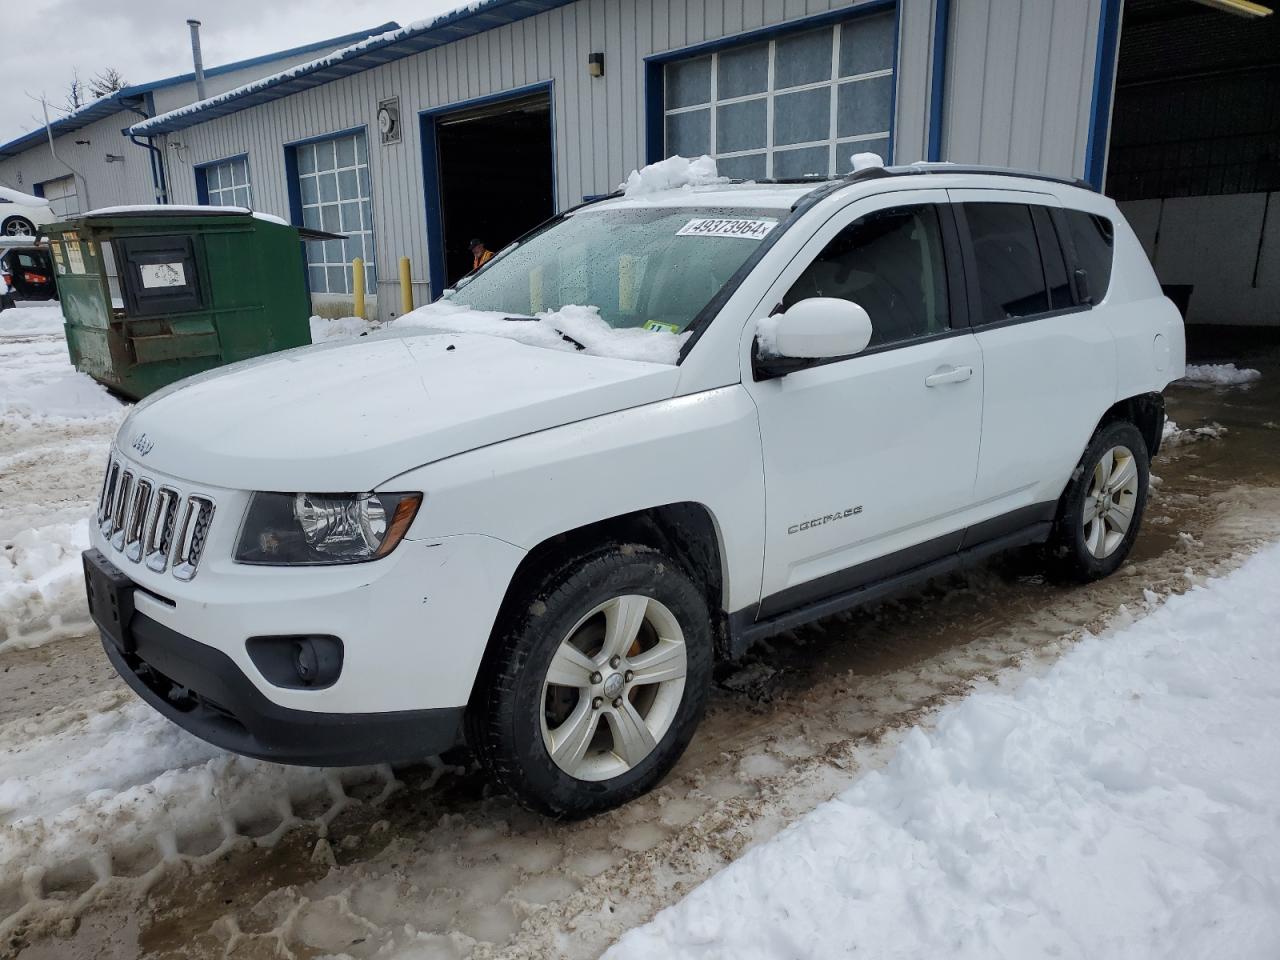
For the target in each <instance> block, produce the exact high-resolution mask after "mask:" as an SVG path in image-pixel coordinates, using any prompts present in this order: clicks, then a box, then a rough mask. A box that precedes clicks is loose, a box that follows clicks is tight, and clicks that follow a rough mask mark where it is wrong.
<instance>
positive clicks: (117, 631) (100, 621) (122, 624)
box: [83, 550, 136, 653]
mask: <svg viewBox="0 0 1280 960" xmlns="http://www.w3.org/2000/svg"><path fill="white" fill-rule="evenodd" d="M83 556H84V583H85V591H86V593H87V594H88V597H89V614H90V615H91V616H92V617H93V622H94V623H96V624H97V625H98V629H99V630H101V631H102V635H103V636H104V637H106V638H107V639H108V640H110V641H111V642H112V643H113V644H114V645H115V646H116V648H117V649H118V650H120V652H121V653H133V651H134V642H133V632H132V631H131V630H130V629H129V621H130V620H132V619H133V591H134V590H135V589H136V588H135V586H134V583H133V581H132V580H130V579H129V578H128V577H127V576H125V575H124V574H123V573H122V572H121V571H120V570H119V569H118V568H117V567H116V565H115V564H113V563H112V562H111V561H110V560H108V559H107V558H106V557H105V556H104V555H103V553H102V551H101V550H86V551H85V552H84V555H83Z"/></svg>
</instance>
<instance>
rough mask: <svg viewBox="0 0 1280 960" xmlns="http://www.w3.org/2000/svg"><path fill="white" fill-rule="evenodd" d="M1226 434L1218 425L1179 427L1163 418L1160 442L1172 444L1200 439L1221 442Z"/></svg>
mask: <svg viewBox="0 0 1280 960" xmlns="http://www.w3.org/2000/svg"><path fill="white" fill-rule="evenodd" d="M1226 434H1227V428H1226V427H1224V426H1223V425H1222V424H1220V423H1206V424H1204V425H1203V426H1200V427H1180V426H1178V424H1177V423H1176V422H1175V421H1173V420H1171V419H1170V418H1169V417H1165V418H1164V430H1163V431H1162V433H1161V436H1160V442H1161V444H1173V443H1186V442H1188V441H1191V440H1202V439H1209V440H1221V439H1222V438H1223V437H1224V436H1226Z"/></svg>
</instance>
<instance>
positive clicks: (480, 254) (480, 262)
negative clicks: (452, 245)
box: [467, 238, 493, 273]
mask: <svg viewBox="0 0 1280 960" xmlns="http://www.w3.org/2000/svg"><path fill="white" fill-rule="evenodd" d="M467 246H469V247H470V248H471V272H472V273H475V272H476V271H477V270H479V269H480V268H481V267H483V266H484V265H485V264H486V263H488V262H489V261H490V260H492V259H493V251H492V250H490V249H489V248H488V247H486V246H485V245H484V241H483V240H480V239H479V238H477V239H475V240H472V241H471V242H470V243H469V244H467Z"/></svg>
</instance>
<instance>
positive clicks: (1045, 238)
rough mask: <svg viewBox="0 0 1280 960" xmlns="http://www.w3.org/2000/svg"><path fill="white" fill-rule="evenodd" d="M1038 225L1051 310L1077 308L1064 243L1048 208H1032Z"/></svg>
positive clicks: (1041, 256)
mask: <svg viewBox="0 0 1280 960" xmlns="http://www.w3.org/2000/svg"><path fill="white" fill-rule="evenodd" d="M1031 216H1032V218H1033V219H1034V220H1035V224H1036V239H1037V240H1039V241H1040V258H1041V260H1043V261H1044V278H1045V281H1046V282H1047V283H1048V285H1049V309H1050V310H1065V309H1066V308H1067V307H1073V306H1075V298H1074V297H1073V296H1072V295H1071V281H1070V279H1069V275H1068V274H1067V258H1066V255H1065V253H1064V252H1063V250H1062V242H1061V241H1060V240H1059V239H1058V233H1057V231H1056V230H1054V228H1053V219H1052V218H1051V216H1050V214H1049V208H1048V207H1035V206H1033V207H1032V208H1031Z"/></svg>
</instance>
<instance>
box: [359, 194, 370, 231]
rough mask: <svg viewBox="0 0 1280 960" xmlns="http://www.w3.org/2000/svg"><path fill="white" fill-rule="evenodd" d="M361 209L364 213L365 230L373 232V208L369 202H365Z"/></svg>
mask: <svg viewBox="0 0 1280 960" xmlns="http://www.w3.org/2000/svg"><path fill="white" fill-rule="evenodd" d="M360 209H361V211H363V213H364V228H365V229H366V230H372V229H373V207H372V206H371V205H370V204H369V201H368V200H365V201H363V202H362V203H361V204H360Z"/></svg>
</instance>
